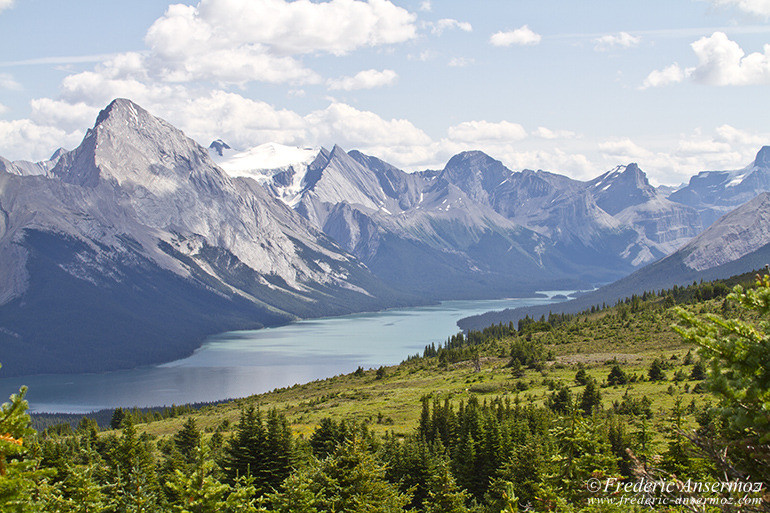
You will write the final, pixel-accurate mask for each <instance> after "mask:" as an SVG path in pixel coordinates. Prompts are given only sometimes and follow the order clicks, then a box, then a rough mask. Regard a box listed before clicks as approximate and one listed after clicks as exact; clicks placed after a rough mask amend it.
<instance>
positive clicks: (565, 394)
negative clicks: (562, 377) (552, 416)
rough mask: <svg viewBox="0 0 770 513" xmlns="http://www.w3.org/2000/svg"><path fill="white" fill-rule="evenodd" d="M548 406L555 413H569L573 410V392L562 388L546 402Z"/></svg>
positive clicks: (564, 387)
mask: <svg viewBox="0 0 770 513" xmlns="http://www.w3.org/2000/svg"><path fill="white" fill-rule="evenodd" d="M546 406H548V408H549V409H550V410H551V411H552V412H554V413H561V414H564V413H567V412H568V411H570V410H571V409H572V392H570V389H569V388H568V387H566V386H560V387H559V388H558V389H556V390H555V391H554V392H553V393H551V395H549V396H548V399H547V400H546Z"/></svg>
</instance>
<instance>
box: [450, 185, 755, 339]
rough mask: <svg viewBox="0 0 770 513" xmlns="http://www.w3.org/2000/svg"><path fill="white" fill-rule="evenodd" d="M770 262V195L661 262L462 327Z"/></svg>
mask: <svg viewBox="0 0 770 513" xmlns="http://www.w3.org/2000/svg"><path fill="white" fill-rule="evenodd" d="M768 263H770V193H762V194H760V195H759V196H757V197H756V198H754V199H753V200H751V201H749V202H747V203H746V204H744V205H742V206H740V207H739V208H737V209H736V210H734V211H732V212H730V213H729V214H727V215H725V216H723V217H722V218H720V219H719V220H718V221H717V222H716V223H714V224H713V225H711V226H710V227H709V228H708V229H706V230H705V231H704V232H703V233H701V234H700V235H698V236H697V237H695V238H694V239H693V240H691V241H690V242H689V243H688V244H686V245H685V246H684V247H682V248H681V249H679V250H678V251H676V252H675V253H673V254H671V255H669V256H668V257H666V258H663V259H662V260H659V261H657V262H654V263H652V264H649V265H647V266H645V267H643V268H641V269H639V270H638V271H636V272H634V273H633V274H631V275H629V276H627V277H625V278H622V279H620V280H618V281H616V282H614V283H611V284H609V285H606V286H604V287H601V288H600V289H598V290H595V291H593V292H589V293H587V294H584V295H581V296H579V297H578V298H577V299H574V300H572V301H567V302H565V303H559V304H557V305H552V306H551V307H548V308H542V307H533V308H524V309H515V310H506V311H502V312H488V313H486V314H482V315H480V316H474V317H468V318H466V319H462V320H461V321H460V322H459V323H458V324H459V325H460V327H461V328H462V329H478V328H481V327H485V326H489V325H491V324H497V323H499V322H504V323H507V322H510V321H516V320H518V319H520V318H522V317H524V316H525V315H530V316H536V317H539V316H540V315H548V312H549V311H553V312H569V313H574V312H579V311H582V310H585V309H586V308H590V307H591V306H593V305H597V304H602V303H607V304H612V303H614V302H615V301H617V300H619V299H622V298H625V297H630V296H631V295H632V294H641V293H643V292H645V291H651V290H660V289H664V288H670V287H672V286H674V285H687V284H690V283H692V282H694V281H700V280H714V279H719V278H727V277H729V276H733V275H736V274H741V273H745V272H748V271H752V270H754V269H761V268H763V267H765V266H766V265H767V264H768Z"/></svg>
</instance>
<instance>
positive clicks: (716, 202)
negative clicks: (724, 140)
mask: <svg viewBox="0 0 770 513" xmlns="http://www.w3.org/2000/svg"><path fill="white" fill-rule="evenodd" d="M765 191H770V146H763V147H762V148H761V149H760V150H759V152H758V153H757V156H756V158H755V159H754V162H752V163H751V164H749V165H748V166H746V167H745V168H743V169H739V170H736V171H702V172H700V173H698V174H697V175H696V176H693V177H692V178H690V182H689V183H688V184H687V185H686V186H685V187H682V188H680V189H679V190H677V191H676V192H674V193H672V194H671V195H670V196H669V199H670V200H671V201H675V202H677V203H682V204H684V205H689V206H691V207H694V208H696V209H697V210H698V211H699V212H700V214H701V217H702V219H703V225H704V226H709V225H710V224H711V223H713V222H714V221H716V220H717V219H718V218H719V217H721V216H722V215H724V214H726V213H727V212H729V211H730V210H732V209H734V208H736V207H738V206H739V205H742V204H743V203H746V202H747V201H749V200H751V199H752V198H754V197H755V196H756V195H757V194H759V193H761V192H765Z"/></svg>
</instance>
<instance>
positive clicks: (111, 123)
mask: <svg viewBox="0 0 770 513" xmlns="http://www.w3.org/2000/svg"><path fill="white" fill-rule="evenodd" d="M51 172H52V174H53V175H54V176H57V177H59V178H60V179H61V180H62V181H65V182H68V183H73V184H76V185H81V186H86V187H96V186H97V185H98V184H99V183H100V182H101V181H104V180H107V181H112V182H114V183H117V184H120V185H123V184H134V185H140V186H144V187H152V188H155V189H158V192H159V191H160V189H165V190H169V189H170V188H172V189H173V188H174V183H177V184H178V183H181V182H182V181H186V180H188V179H190V178H191V177H192V176H193V175H196V176H198V175H200V174H201V173H204V174H211V175H212V176H213V175H217V177H218V178H219V179H221V178H223V177H224V175H222V173H221V172H220V171H219V170H218V169H217V168H216V166H215V165H214V163H213V162H212V161H211V159H210V158H209V156H208V152H207V151H206V150H205V149H204V148H202V147H201V146H199V145H198V144H197V143H196V142H195V141H193V140H192V139H190V138H188V137H187V136H185V135H184V133H183V132H182V131H181V130H179V129H177V128H175V127H174V126H172V125H171V124H169V123H167V122H166V121H164V120H162V119H160V118H157V117H155V116H153V115H152V114H150V113H149V112H147V111H146V110H144V109H143V108H141V107H140V106H138V105H136V104H135V103H134V102H132V101H130V100H126V99H122V98H119V99H116V100H113V101H112V102H111V103H110V104H109V105H108V106H107V107H106V108H105V109H104V110H102V111H101V112H100V113H99V115H98V117H97V118H96V123H95V124H94V127H93V128H92V129H90V130H88V131H87V133H86V135H85V137H84V138H83V142H82V143H81V144H80V146H78V147H77V148H76V149H75V150H74V151H72V152H70V153H67V154H65V155H63V156H62V157H61V158H60V159H59V161H58V163H57V164H56V166H55V167H54V168H53V170H52V171H51ZM220 175H221V176H220ZM198 178H200V176H198Z"/></svg>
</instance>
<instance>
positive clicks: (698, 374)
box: [690, 360, 706, 381]
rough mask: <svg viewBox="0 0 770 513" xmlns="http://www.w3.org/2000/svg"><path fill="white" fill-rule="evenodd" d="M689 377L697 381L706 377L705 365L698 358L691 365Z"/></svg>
mask: <svg viewBox="0 0 770 513" xmlns="http://www.w3.org/2000/svg"><path fill="white" fill-rule="evenodd" d="M690 379H697V380H698V381H700V380H704V379H706V366H705V365H703V362H702V361H700V360H698V361H697V362H695V365H693V366H692V371H690Z"/></svg>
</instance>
